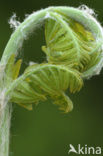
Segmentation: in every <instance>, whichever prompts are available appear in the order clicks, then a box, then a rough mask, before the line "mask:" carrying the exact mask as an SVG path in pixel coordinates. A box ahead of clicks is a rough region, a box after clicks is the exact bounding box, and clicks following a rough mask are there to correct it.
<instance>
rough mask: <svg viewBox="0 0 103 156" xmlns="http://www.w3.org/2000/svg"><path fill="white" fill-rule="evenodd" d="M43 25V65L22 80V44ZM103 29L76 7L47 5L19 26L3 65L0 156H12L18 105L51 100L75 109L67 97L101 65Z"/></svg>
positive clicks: (29, 70) (0, 66)
mask: <svg viewBox="0 0 103 156" xmlns="http://www.w3.org/2000/svg"><path fill="white" fill-rule="evenodd" d="M43 21H44V22H45V39H46V46H43V47H42V50H43V51H44V52H45V54H46V58H47V62H46V63H45V64H35V65H32V66H29V67H28V68H27V69H26V70H25V71H24V73H23V74H22V75H21V76H19V77H18V74H19V70H20V66H21V60H18V61H16V56H17V55H18V54H19V53H18V51H19V50H20V48H21V47H22V44H23V41H24V40H25V39H26V38H27V37H28V36H29V34H30V33H32V32H33V31H34V30H35V28H36V27H37V26H38V24H39V25H41V24H43V23H44V22H43ZM102 44H103V30H102V27H101V26H100V24H99V23H98V22H97V20H96V19H95V18H94V17H92V16H91V15H90V14H88V13H87V12H86V11H83V10H79V9H78V8H77V9H75V8H72V7H49V8H47V9H43V10H40V11H38V12H35V13H33V14H31V15H29V17H28V18H27V19H25V20H24V22H23V23H21V24H20V25H19V26H18V27H17V29H16V30H15V31H14V33H13V34H12V35H11V37H10V40H9V42H8V44H7V46H6V48H5V50H4V53H3V55H2V58H1V62H0V92H1V97H0V155H2V156H8V149H9V148H8V145H9V127H10V116H11V115H10V114H11V111H10V110H11V107H10V105H9V102H15V103H17V104H19V105H21V106H23V107H25V108H27V109H29V110H31V109H32V104H37V103H38V102H39V101H40V100H41V101H43V100H46V99H47V98H48V97H51V99H52V100H53V103H54V104H56V105H59V108H60V109H61V110H63V111H64V112H66V113H67V112H70V111H71V110H72V108H73V104H72V101H71V100H70V98H69V97H68V96H67V95H66V94H65V91H66V90H67V89H68V88H69V90H70V92H72V93H75V92H76V91H79V90H80V89H81V88H82V86H83V79H84V78H89V77H92V76H93V75H96V74H98V73H99V72H100V70H101V69H102V66H103V47H102Z"/></svg>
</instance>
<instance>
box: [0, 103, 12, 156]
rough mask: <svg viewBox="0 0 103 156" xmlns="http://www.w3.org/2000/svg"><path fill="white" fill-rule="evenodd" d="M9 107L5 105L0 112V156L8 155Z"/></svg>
mask: <svg viewBox="0 0 103 156" xmlns="http://www.w3.org/2000/svg"><path fill="white" fill-rule="evenodd" d="M10 119H11V106H10V105H6V107H5V108H3V109H2V111H1V112H0V156H8V155H9V130H10Z"/></svg>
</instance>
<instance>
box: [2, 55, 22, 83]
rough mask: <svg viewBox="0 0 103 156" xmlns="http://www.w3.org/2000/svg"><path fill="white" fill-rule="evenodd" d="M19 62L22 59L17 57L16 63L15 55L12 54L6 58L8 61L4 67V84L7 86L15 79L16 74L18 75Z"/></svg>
mask: <svg viewBox="0 0 103 156" xmlns="http://www.w3.org/2000/svg"><path fill="white" fill-rule="evenodd" d="M21 62H22V60H21V59H19V60H18V61H17V62H16V63H15V55H14V54H12V55H11V57H10V58H9V60H8V63H7V65H6V68H5V74H6V76H5V80H4V82H5V85H6V86H8V85H9V84H10V83H12V81H13V80H15V79H16V78H17V77H18V75H19V71H20V67H21Z"/></svg>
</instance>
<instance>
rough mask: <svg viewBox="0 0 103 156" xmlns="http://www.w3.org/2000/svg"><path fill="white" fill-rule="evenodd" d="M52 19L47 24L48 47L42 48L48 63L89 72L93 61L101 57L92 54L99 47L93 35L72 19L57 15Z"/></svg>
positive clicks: (53, 15) (53, 14) (52, 15)
mask: <svg viewBox="0 0 103 156" xmlns="http://www.w3.org/2000/svg"><path fill="white" fill-rule="evenodd" d="M51 17H52V18H51V19H50V18H49V19H47V21H46V24H45V38H46V46H43V47H42V50H43V51H44V52H45V53H46V55H47V59H48V61H49V62H50V63H53V64H62V65H66V66H67V65H69V66H71V67H73V68H75V69H77V70H78V71H80V72H83V71H85V70H87V68H88V64H90V62H91V59H94V57H97V55H98V56H99V53H97V52H96V54H94V52H93V53H92V54H91V52H92V51H93V50H94V49H95V48H96V47H97V44H96V42H95V38H94V36H93V34H92V33H91V32H89V31H88V30H86V28H84V26H83V25H81V24H80V23H78V22H76V21H75V20H73V19H71V18H67V17H66V16H63V15H62V16H60V17H59V15H57V14H55V13H51ZM97 50H98V49H97ZM95 55H96V56H95ZM96 61H97V60H96ZM89 66H90V65H89ZM91 66H92V65H91Z"/></svg>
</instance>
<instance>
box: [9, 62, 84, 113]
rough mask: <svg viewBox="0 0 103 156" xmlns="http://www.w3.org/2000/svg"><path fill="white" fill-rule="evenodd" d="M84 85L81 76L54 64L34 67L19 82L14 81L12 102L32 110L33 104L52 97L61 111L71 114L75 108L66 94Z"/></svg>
mask: <svg viewBox="0 0 103 156" xmlns="http://www.w3.org/2000/svg"><path fill="white" fill-rule="evenodd" d="M12 85H13V84H12ZM82 85H83V81H82V79H81V76H80V74H79V73H78V72H77V71H75V70H73V69H69V68H64V66H62V65H52V64H41V65H32V66H30V67H29V68H27V69H26V71H25V72H24V74H23V75H22V76H21V77H19V81H18V80H17V82H16V80H15V81H14V85H13V87H14V89H13V91H12V92H11V101H12V102H15V103H17V104H20V105H22V106H24V107H25V108H27V109H30V108H31V105H32V104H33V103H34V104H37V103H38V102H39V101H44V100H46V99H47V97H50V98H51V99H53V101H54V104H57V105H58V106H60V109H61V110H64V111H65V112H69V111H71V110H72V108H73V106H72V102H71V100H70V99H69V97H67V96H66V95H65V93H64V92H65V91H66V90H67V89H68V88H69V89H70V92H72V93H75V92H77V91H79V90H80V89H81V87H82Z"/></svg>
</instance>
